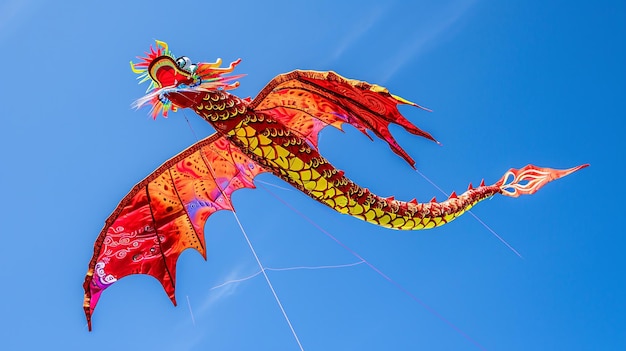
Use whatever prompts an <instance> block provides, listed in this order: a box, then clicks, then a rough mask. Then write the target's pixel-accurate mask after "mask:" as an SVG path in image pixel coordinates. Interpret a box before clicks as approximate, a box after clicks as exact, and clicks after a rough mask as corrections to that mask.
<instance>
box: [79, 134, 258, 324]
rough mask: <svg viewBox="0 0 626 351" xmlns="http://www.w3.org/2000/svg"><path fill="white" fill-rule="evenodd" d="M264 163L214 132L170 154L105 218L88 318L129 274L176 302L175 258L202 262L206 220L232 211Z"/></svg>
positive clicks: (88, 285)
mask: <svg viewBox="0 0 626 351" xmlns="http://www.w3.org/2000/svg"><path fill="white" fill-rule="evenodd" d="M263 172H265V170H264V169H263V168H261V167H260V166H259V165H257V164H256V163H255V162H254V161H252V160H251V159H249V158H248V157H247V156H245V155H244V154H242V153H241V151H239V150H238V149H236V148H231V145H230V143H229V142H228V141H227V140H225V139H224V138H223V137H220V136H219V135H217V134H213V135H212V136H210V137H208V138H206V139H203V140H201V141H199V142H197V143H196V144H194V145H192V146H191V147H189V148H188V149H186V150H185V151H183V152H181V153H180V154H178V155H177V156H175V157H173V158H171V159H169V160H168V161H167V162H165V163H164V164H163V165H161V166H160V167H159V168H158V169H157V170H155V171H154V172H152V174H150V175H149V176H148V177H147V178H145V179H144V180H142V181H141V182H140V183H138V184H137V185H135V186H134V187H133V188H132V190H131V191H130V192H129V193H128V195H126V197H124V199H123V200H122V201H121V202H120V203H119V205H118V206H117V208H116V209H115V211H113V213H112V214H111V215H110V216H109V218H108V219H107V220H106V222H105V225H104V228H103V229H102V231H101V232H100V235H99V236H98V239H97V240H96V243H95V244H94V254H93V257H92V259H91V262H90V263H89V270H88V272H87V276H86V277H85V283H84V285H83V287H84V288H85V300H84V305H83V307H84V309H85V314H86V316H87V322H88V325H89V330H91V315H92V314H93V311H94V308H95V307H96V304H97V303H98V299H99V298H100V294H101V293H102V291H103V290H104V289H106V288H107V287H109V286H110V285H111V284H112V283H114V282H115V281H117V280H118V279H120V278H123V277H125V276H127V275H130V274H148V275H151V276H153V277H155V278H157V279H158V280H159V281H160V282H161V284H162V285H163V288H164V289H165V291H166V293H167V294H168V296H169V297H170V299H171V300H172V302H173V303H174V304H176V300H175V295H174V290H175V281H176V261H177V260H178V257H179V256H180V254H181V253H182V251H184V250H185V249H188V248H194V249H196V250H198V251H199V252H200V253H201V254H202V256H203V257H204V258H205V259H206V251H205V241H204V224H205V222H206V220H207V218H208V217H209V216H210V215H211V214H213V213H214V212H216V211H219V210H232V209H233V207H232V204H231V194H232V193H233V192H234V191H235V190H238V189H241V188H254V187H255V186H254V184H253V182H252V180H253V178H254V177H255V176H256V175H258V174H260V173H263Z"/></svg>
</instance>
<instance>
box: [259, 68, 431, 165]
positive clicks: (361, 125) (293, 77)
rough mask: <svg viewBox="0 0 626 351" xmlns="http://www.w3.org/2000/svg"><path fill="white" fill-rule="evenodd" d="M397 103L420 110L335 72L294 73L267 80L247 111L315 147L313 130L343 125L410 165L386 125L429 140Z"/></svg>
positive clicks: (316, 132) (410, 160) (397, 97)
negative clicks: (385, 146) (282, 126)
mask: <svg viewBox="0 0 626 351" xmlns="http://www.w3.org/2000/svg"><path fill="white" fill-rule="evenodd" d="M399 104H408V105H413V106H417V107H421V106H419V105H417V104H415V103H412V102H410V101H407V100H405V99H403V98H401V97H399V96H396V95H392V94H390V93H389V91H388V90H387V89H385V88H383V87H381V86H378V85H374V84H369V83H366V82H362V81H358V80H353V79H347V78H344V77H342V76H340V75H338V74H337V73H335V72H317V71H301V70H297V71H292V72H289V73H285V74H281V75H278V76H276V77H275V78H274V79H272V80H271V81H270V82H269V83H268V84H267V86H265V88H263V90H261V92H260V93H259V95H258V96H257V97H256V98H255V99H254V100H252V101H251V102H250V105H249V107H250V108H252V109H254V111H256V112H260V113H265V114H268V115H271V116H272V117H273V118H275V119H278V120H279V121H281V122H282V123H283V124H285V125H286V126H288V127H289V128H290V129H291V130H293V131H294V132H296V133H297V134H299V135H300V136H301V137H303V138H306V139H307V140H308V141H309V142H310V143H311V145H312V146H314V147H316V148H317V138H318V133H319V131H320V130H321V129H322V128H324V127H326V126H328V125H332V126H334V127H336V128H338V129H341V125H342V124H343V123H349V124H351V125H353V126H354V127H356V128H357V129H358V130H360V131H361V132H362V133H363V134H365V135H368V134H367V130H371V131H372V132H373V133H374V134H375V135H376V136H378V137H379V138H381V139H383V140H385V141H386V142H387V143H388V144H389V147H390V148H391V149H392V150H393V152H395V153H396V154H398V155H399V156H401V157H402V158H403V159H404V160H406V161H407V162H408V163H409V164H410V165H411V166H414V165H415V161H414V160H413V159H412V158H411V157H410V156H409V155H408V154H407V153H406V151H404V150H403V149H402V148H401V147H400V145H398V143H397V142H396V140H395V139H394V138H393V136H392V135H391V133H390V132H389V125H390V124H392V123H394V124H398V125H400V126H402V127H403V128H404V129H405V130H407V131H408V132H410V133H412V134H415V135H419V136H422V137H425V138H428V139H430V140H433V141H435V139H434V138H433V137H432V136H431V135H430V134H428V133H427V132H425V131H423V130H421V129H419V128H417V127H416V126H414V125H413V124H412V123H411V122H409V121H408V120H407V119H406V118H404V116H402V114H400V111H398V107H397V106H398V105H399ZM368 137H369V135H368Z"/></svg>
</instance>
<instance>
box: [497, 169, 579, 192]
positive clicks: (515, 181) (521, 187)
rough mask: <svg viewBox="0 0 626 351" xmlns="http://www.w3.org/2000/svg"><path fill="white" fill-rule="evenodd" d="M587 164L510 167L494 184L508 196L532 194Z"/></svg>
mask: <svg viewBox="0 0 626 351" xmlns="http://www.w3.org/2000/svg"><path fill="white" fill-rule="evenodd" d="M587 166H589V164H584V165H580V166H578V167H573V168H569V169H563V170H560V169H552V168H541V167H537V166H533V165H528V166H526V167H524V168H520V169H514V168H511V169H509V170H508V171H507V172H506V173H505V174H504V176H503V177H502V179H500V180H499V181H498V182H497V183H496V184H495V185H498V186H499V187H500V192H501V193H502V195H506V196H510V197H518V196H520V195H532V194H534V193H536V192H537V190H539V189H541V188H542V187H543V186H544V185H546V184H548V183H549V182H551V181H553V180H555V179H559V178H563V177H565V176H566V175H570V174H572V173H574V172H576V171H578V170H579V169H583V168H585V167H587ZM511 177H512V179H511Z"/></svg>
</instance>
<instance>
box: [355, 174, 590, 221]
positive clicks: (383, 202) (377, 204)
mask: <svg viewBox="0 0 626 351" xmlns="http://www.w3.org/2000/svg"><path fill="white" fill-rule="evenodd" d="M587 166H588V164H584V165H580V166H577V167H573V168H570V169H565V170H558V169H552V168H542V167H537V166H534V165H527V166H526V167H523V168H520V169H513V168H512V169H510V170H508V171H507V172H506V173H505V174H504V176H503V177H502V178H501V179H500V180H498V181H497V182H496V183H495V184H493V185H485V184H484V181H482V182H481V184H480V185H479V186H478V187H476V188H474V187H473V186H472V184H470V185H469V187H468V189H467V191H465V192H464V193H463V194H461V195H457V194H456V193H455V192H453V193H452V194H451V195H450V196H449V198H448V199H446V200H445V201H442V202H437V200H436V199H435V198H433V199H432V200H431V201H430V202H427V203H418V202H417V201H415V200H411V201H409V202H404V201H398V200H395V199H394V198H393V197H389V198H381V197H378V196H376V195H373V194H371V193H370V194H368V195H369V199H370V200H369V201H367V202H364V203H363V202H362V203H359V202H360V201H358V200H357V201H356V203H354V204H353V205H352V206H350V207H351V208H350V209H349V210H348V211H344V213H346V212H347V213H348V214H351V215H352V216H354V217H357V218H360V219H363V220H365V221H367V222H370V223H373V224H376V225H380V226H383V227H387V228H392V229H400V230H419V229H429V228H434V227H438V226H441V225H444V224H446V223H448V222H450V221H452V220H454V219H455V218H457V217H459V216H461V215H462V214H463V213H465V212H466V211H467V210H469V209H470V208H472V207H473V206H474V205H476V204H477V203H478V202H480V201H482V200H485V199H487V198H490V197H492V196H494V195H496V194H502V195H505V196H510V197H518V196H520V195H531V194H534V193H535V192H537V190H539V189H540V188H542V187H543V186H544V185H546V184H547V183H549V182H551V181H553V180H556V179H559V178H562V177H565V176H567V175H569V174H572V173H574V172H576V171H578V170H580V169H582V168H585V167H587ZM372 200H373V201H372Z"/></svg>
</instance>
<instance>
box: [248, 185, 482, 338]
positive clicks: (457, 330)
mask: <svg viewBox="0 0 626 351" xmlns="http://www.w3.org/2000/svg"><path fill="white" fill-rule="evenodd" d="M259 187H261V188H263V189H264V190H265V191H267V192H268V193H269V194H270V195H272V196H273V197H274V198H275V199H277V200H278V201H280V202H281V203H282V204H283V205H285V206H287V207H288V208H289V209H290V210H292V211H293V212H295V213H296V214H297V215H299V216H300V217H302V218H303V219H304V220H306V221H307V222H309V223H310V224H311V225H312V226H314V227H315V228H316V229H317V230H319V231H320V232H322V233H323V234H324V235H326V236H327V237H329V238H330V239H331V240H333V241H334V242H335V243H337V244H338V245H339V246H341V247H343V248H344V249H345V250H346V251H348V252H349V253H350V254H352V255H353V256H354V257H356V258H358V259H359V260H361V261H362V262H363V263H365V264H366V265H367V266H368V267H370V268H371V269H372V270H373V271H374V272H376V274H378V275H380V276H381V277H383V278H384V279H385V280H387V281H388V282H389V283H391V284H393V285H394V286H395V287H396V288H398V289H399V290H400V291H402V292H403V293H404V294H405V295H407V296H408V297H409V298H411V299H412V300H413V301H415V302H417V303H418V304H420V305H421V306H422V307H423V308H425V309H426V310H427V311H428V312H430V313H431V314H432V315H434V316H435V317H437V318H438V319H439V320H440V321H442V322H444V323H445V324H447V325H448V326H449V327H450V328H452V329H453V330H454V331H456V332H457V333H459V334H460V335H461V336H463V337H464V338H465V339H466V340H468V341H469V342H471V343H472V344H474V345H475V346H476V347H478V348H479V349H481V350H483V351H486V349H485V348H484V347H483V346H482V345H481V344H480V343H478V341H476V340H474V339H472V338H471V337H470V336H469V335H468V334H466V333H465V332H464V331H463V330H461V329H460V328H459V327H457V326H456V325H455V324H454V323H452V322H451V321H449V320H448V319H446V318H445V317H444V316H443V315H441V314H440V313H439V312H437V311H436V310H435V309H434V308H432V307H430V306H429V305H428V304H427V303H426V302H424V301H422V300H421V299H420V298H418V297H417V296H415V295H414V294H413V293H412V292H410V291H409V290H408V289H407V288H405V287H404V286H403V285H401V284H400V283H398V282H396V281H395V280H393V279H391V277H389V276H388V275H386V274H385V273H383V272H382V271H381V270H380V269H378V268H377V267H376V266H374V264H372V263H371V262H369V261H368V260H366V259H365V258H363V256H361V255H359V254H358V253H357V252H356V251H354V250H352V249H351V248H350V247H348V246H347V245H346V244H344V243H343V242H341V241H340V240H339V239H337V238H336V237H335V236H334V235H332V234H331V233H329V232H328V231H327V230H325V229H324V228H322V227H321V226H320V225H319V224H317V223H316V222H315V221H313V220H312V219H311V218H309V217H308V216H307V215H305V214H304V213H302V212H300V211H298V210H297V209H296V208H295V207H293V206H291V204H289V203H288V202H287V201H285V200H283V199H282V198H281V197H280V196H278V195H276V194H275V193H274V192H272V191H270V190H269V189H268V188H267V187H265V186H263V185H259Z"/></svg>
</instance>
